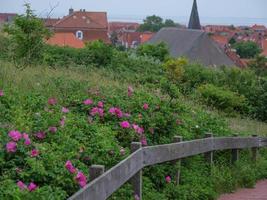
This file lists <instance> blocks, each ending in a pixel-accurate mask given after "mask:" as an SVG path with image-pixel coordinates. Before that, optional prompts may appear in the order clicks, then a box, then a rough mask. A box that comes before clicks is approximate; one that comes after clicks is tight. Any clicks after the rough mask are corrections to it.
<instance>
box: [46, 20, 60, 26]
mask: <svg viewBox="0 0 267 200" xmlns="http://www.w3.org/2000/svg"><path fill="white" fill-rule="evenodd" d="M43 20H44V23H45V26H47V27H52V26H53V25H54V24H55V23H57V22H58V21H59V20H60V19H57V18H46V19H43Z"/></svg>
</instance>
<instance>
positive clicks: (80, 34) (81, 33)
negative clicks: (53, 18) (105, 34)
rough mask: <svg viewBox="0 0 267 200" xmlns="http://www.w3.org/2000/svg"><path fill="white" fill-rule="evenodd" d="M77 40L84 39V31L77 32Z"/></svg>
mask: <svg viewBox="0 0 267 200" xmlns="http://www.w3.org/2000/svg"><path fill="white" fill-rule="evenodd" d="M76 38H78V39H79V40H82V39H83V32H82V31H77V32H76Z"/></svg>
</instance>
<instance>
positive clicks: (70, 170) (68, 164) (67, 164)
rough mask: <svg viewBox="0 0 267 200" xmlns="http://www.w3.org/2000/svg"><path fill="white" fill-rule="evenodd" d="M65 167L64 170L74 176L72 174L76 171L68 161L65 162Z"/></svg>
mask: <svg viewBox="0 0 267 200" xmlns="http://www.w3.org/2000/svg"><path fill="white" fill-rule="evenodd" d="M65 167H66V169H67V170H68V171H69V172H70V173H72V174H74V173H75V172H76V169H75V167H74V166H73V165H72V163H71V161H70V160H68V161H67V162H66V164H65Z"/></svg>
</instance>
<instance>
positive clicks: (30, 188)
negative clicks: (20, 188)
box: [28, 182, 38, 192]
mask: <svg viewBox="0 0 267 200" xmlns="http://www.w3.org/2000/svg"><path fill="white" fill-rule="evenodd" d="M37 187H38V186H37V185H36V184H35V183H33V182H31V183H30V185H29V186H28V190H29V191H30V192H32V191H34V190H36V189H37Z"/></svg>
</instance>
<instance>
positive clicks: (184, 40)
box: [148, 0, 235, 66]
mask: <svg viewBox="0 0 267 200" xmlns="http://www.w3.org/2000/svg"><path fill="white" fill-rule="evenodd" d="M160 42H164V43H166V44H167V46H168V48H169V51H170V54H171V56H173V57H181V56H185V57H187V58H188V59H189V60H190V61H192V62H199V63H201V64H204V65H207V66H221V65H226V66H234V65H235V63H234V62H233V61H232V60H231V59H230V58H229V57H228V56H227V54H226V53H225V50H224V48H221V47H220V46H219V45H218V44H217V43H216V42H215V41H213V40H212V39H211V38H210V37H209V34H208V33H206V32H205V31H202V30H201V25H200V20H199V17H198V11H197V3H196V0H194V3H193V8H192V13H191V17H190V22H189V25H188V29H179V28H162V29H161V30H160V31H159V32H158V33H156V34H155V35H154V36H153V37H152V38H151V39H150V40H149V41H148V43H152V44H157V43H160Z"/></svg>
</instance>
